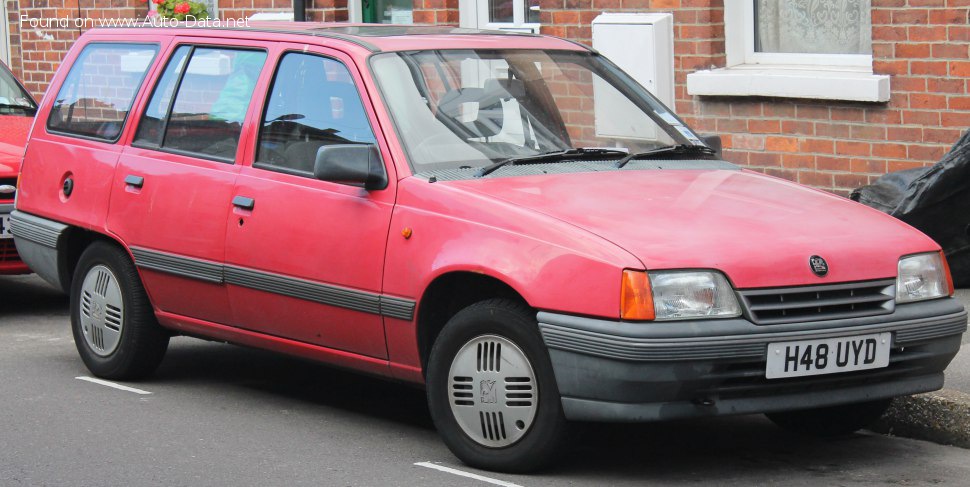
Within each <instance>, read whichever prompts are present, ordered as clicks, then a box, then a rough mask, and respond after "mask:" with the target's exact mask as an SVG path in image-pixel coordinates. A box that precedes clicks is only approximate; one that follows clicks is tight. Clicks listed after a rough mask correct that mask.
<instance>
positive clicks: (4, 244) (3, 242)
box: [0, 238, 20, 262]
mask: <svg viewBox="0 0 970 487" xmlns="http://www.w3.org/2000/svg"><path fill="white" fill-rule="evenodd" d="M0 262H20V256H19V255H17V247H15V246H14V243H13V239H12V238H4V239H0Z"/></svg>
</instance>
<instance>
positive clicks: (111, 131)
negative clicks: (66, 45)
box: [47, 43, 158, 141]
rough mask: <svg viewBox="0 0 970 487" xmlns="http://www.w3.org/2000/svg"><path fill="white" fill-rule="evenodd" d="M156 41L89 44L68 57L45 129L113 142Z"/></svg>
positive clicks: (152, 54)
mask: <svg viewBox="0 0 970 487" xmlns="http://www.w3.org/2000/svg"><path fill="white" fill-rule="evenodd" d="M157 53H158V46H157V45H151V44H120V43H119V44H113V43H112V44H108V43H92V44H88V45H87V46H85V48H84V50H83V51H81V54H80V55H79V56H78V57H77V60H75V61H74V65H73V66H71V70H70V71H69V72H68V74H67V78H66V79H65V80H64V83H63V84H62V85H61V88H60V90H59V91H58V92H57V97H56V98H55V100H54V106H53V108H51V113H50V117H49V118H48V119H47V129H48V130H50V131H52V132H60V133H64V134H69V135H77V136H82V137H90V138H94V139H101V140H107V141H115V140H117V139H118V136H119V135H120V134H121V129H122V128H123V127H124V124H125V119H126V118H127V117H128V111H129V110H131V103H132V101H133V100H134V98H135V94H136V93H138V89H139V87H141V84H142V82H143V81H144V79H145V73H147V72H148V68H149V67H151V65H152V61H153V60H154V59H155V55H156V54H157Z"/></svg>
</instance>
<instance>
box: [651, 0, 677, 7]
mask: <svg viewBox="0 0 970 487" xmlns="http://www.w3.org/2000/svg"><path fill="white" fill-rule="evenodd" d="M651 3H652V5H651V7H653V8H678V7H680V0H653V1H652V2H651Z"/></svg>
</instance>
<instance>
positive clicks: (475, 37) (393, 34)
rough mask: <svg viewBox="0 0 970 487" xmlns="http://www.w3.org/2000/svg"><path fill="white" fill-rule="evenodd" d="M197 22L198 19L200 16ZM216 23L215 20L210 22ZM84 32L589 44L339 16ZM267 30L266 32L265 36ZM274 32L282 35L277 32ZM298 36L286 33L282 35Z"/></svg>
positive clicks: (398, 43) (458, 45)
mask: <svg viewBox="0 0 970 487" xmlns="http://www.w3.org/2000/svg"><path fill="white" fill-rule="evenodd" d="M200 23H201V22H200ZM213 24H215V22H213ZM86 34H87V35H88V36H95V37H97V36H98V35H100V34H107V35H134V36H139V35H146V34H155V35H158V34H163V35H182V36H192V37H217V38H218V37H223V38H225V37H236V38H253V39H261V40H274V41H280V40H291V41H294V42H306V37H315V38H327V39H333V40H338V41H342V42H345V43H347V44H351V45H355V46H357V47H360V48H364V49H366V50H367V51H370V52H382V51H410V50H424V49H555V50H588V49H589V48H588V47H586V46H584V45H582V44H578V43H575V42H572V41H568V40H565V39H560V38H558V37H551V36H543V35H537V34H532V33H527V32H515V31H500V30H481V29H469V28H463V27H447V26H436V25H392V24H351V23H340V22H336V23H334V22H280V21H247V22H246V24H245V25H242V26H240V25H230V26H219V25H210V26H205V27H198V26H191V25H187V24H184V23H183V24H180V25H178V26H171V27H153V26H150V25H148V26H138V27H103V28H95V29H91V30H89V31H87V32H86ZM267 34H269V35H271V36H272V37H271V38H267ZM276 36H282V37H283V38H279V37H276ZM290 36H294V37H299V36H302V37H303V38H302V39H299V38H294V39H285V38H286V37H290Z"/></svg>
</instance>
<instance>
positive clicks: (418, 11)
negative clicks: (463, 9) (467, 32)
mask: <svg viewBox="0 0 970 487" xmlns="http://www.w3.org/2000/svg"><path fill="white" fill-rule="evenodd" d="M413 5H414V10H413V14H414V23H416V24H438V25H458V0H414V4H413Z"/></svg>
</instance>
